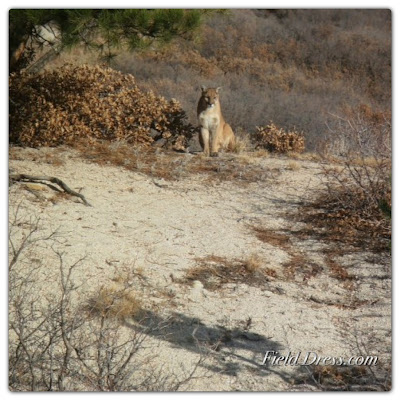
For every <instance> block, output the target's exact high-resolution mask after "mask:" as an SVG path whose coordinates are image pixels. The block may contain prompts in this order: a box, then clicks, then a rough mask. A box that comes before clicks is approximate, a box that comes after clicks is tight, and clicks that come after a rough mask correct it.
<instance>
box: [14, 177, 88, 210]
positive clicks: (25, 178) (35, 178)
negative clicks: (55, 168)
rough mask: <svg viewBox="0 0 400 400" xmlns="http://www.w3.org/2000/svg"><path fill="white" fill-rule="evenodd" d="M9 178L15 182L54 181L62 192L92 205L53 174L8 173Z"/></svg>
mask: <svg viewBox="0 0 400 400" xmlns="http://www.w3.org/2000/svg"><path fill="white" fill-rule="evenodd" d="M10 179H11V180H12V181H17V182H21V181H22V182H36V183H40V181H48V182H51V183H55V184H57V185H58V186H60V187H61V188H62V189H63V190H64V192H66V193H68V194H70V195H72V196H76V197H79V198H80V199H81V200H82V201H83V203H84V204H85V205H86V206H90V207H92V205H91V204H90V203H89V202H88V201H87V200H86V199H85V196H84V195H83V194H81V193H78V192H75V191H74V190H72V189H70V188H69V187H68V186H67V185H66V183H65V182H63V181H62V180H61V179H59V178H56V177H54V176H34V175H26V174H12V175H10Z"/></svg>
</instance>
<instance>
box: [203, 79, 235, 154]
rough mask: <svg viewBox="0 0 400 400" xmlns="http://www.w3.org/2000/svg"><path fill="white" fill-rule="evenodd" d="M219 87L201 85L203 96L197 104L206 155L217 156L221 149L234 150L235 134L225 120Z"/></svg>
mask: <svg viewBox="0 0 400 400" xmlns="http://www.w3.org/2000/svg"><path fill="white" fill-rule="evenodd" d="M220 90H221V88H220V87H218V88H209V89H207V88H206V87H204V86H202V87H201V97H200V100H199V103H198V105H197V118H198V121H199V125H200V144H201V147H202V148H203V151H204V154H205V155H206V156H209V155H210V149H211V156H213V157H215V156H217V155H218V151H219V150H220V149H230V150H232V149H233V147H234V146H235V135H234V133H233V131H232V128H231V127H230V125H229V124H228V123H226V122H225V119H224V117H223V116H222V112H221V105H220V102H219V91H220Z"/></svg>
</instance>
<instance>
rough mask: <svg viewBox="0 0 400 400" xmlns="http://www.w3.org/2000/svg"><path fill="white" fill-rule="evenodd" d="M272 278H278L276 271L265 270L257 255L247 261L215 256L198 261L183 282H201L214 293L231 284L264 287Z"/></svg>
mask: <svg viewBox="0 0 400 400" xmlns="http://www.w3.org/2000/svg"><path fill="white" fill-rule="evenodd" d="M271 277H274V278H275V277H276V271H275V270H273V269H271V268H264V267H263V263H262V261H261V259H260V258H259V257H258V256H256V255H251V256H250V257H249V258H247V259H245V260H240V259H227V258H225V257H219V256H214V255H213V256H209V257H205V258H201V259H197V264H196V266H194V267H193V268H191V269H189V270H188V271H187V272H186V274H185V276H184V278H183V279H182V282H183V283H186V284H191V283H192V282H193V281H200V282H201V283H202V284H203V286H204V287H205V288H206V289H207V290H211V291H214V290H219V289H221V288H222V287H223V286H224V285H226V284H229V283H236V284H239V283H244V284H247V285H249V286H254V287H262V286H264V285H265V284H266V283H268V282H269V280H270V278H271Z"/></svg>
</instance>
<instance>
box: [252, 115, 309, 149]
mask: <svg viewBox="0 0 400 400" xmlns="http://www.w3.org/2000/svg"><path fill="white" fill-rule="evenodd" d="M253 141H254V143H255V147H256V149H257V148H260V147H261V148H264V149H266V150H268V151H271V152H276V153H289V152H293V153H301V152H302V151H304V149H305V141H304V134H303V133H299V132H297V131H296V130H294V131H292V132H286V131H285V130H284V129H282V128H278V127H277V126H276V125H275V124H274V123H273V122H271V123H270V124H269V125H267V126H257V127H256V133H255V134H254V135H253Z"/></svg>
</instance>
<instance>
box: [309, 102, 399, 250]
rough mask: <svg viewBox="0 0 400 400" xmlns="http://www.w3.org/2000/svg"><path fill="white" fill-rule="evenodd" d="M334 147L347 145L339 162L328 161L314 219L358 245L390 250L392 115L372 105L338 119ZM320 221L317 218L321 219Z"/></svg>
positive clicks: (341, 238)
mask: <svg viewBox="0 0 400 400" xmlns="http://www.w3.org/2000/svg"><path fill="white" fill-rule="evenodd" d="M332 133H333V135H334V136H333V137H332V140H331V142H330V144H331V145H332V147H331V148H333V149H334V148H337V147H335V145H337V144H338V143H340V144H342V146H341V147H340V148H341V152H340V153H339V154H338V153H336V154H335V155H336V156H338V155H339V156H340V160H339V164H338V165H336V166H332V165H328V166H326V165H325V166H324V173H325V177H326V189H327V190H326V193H325V194H324V195H322V196H321V197H320V198H319V199H317V201H316V202H315V203H314V207H316V208H318V209H319V210H320V212H318V213H317V215H314V216H313V220H314V221H315V223H316V224H317V226H320V225H321V223H322V224H325V225H326V226H329V227H330V228H329V231H330V232H331V234H333V233H335V234H336V235H338V236H339V239H340V240H343V237H346V238H347V239H348V242H349V243H352V244H354V245H356V246H358V247H363V246H365V244H368V247H369V248H373V249H374V250H375V251H384V250H388V245H390V238H391V165H392V161H391V122H390V116H388V115H384V114H381V113H373V112H372V111H371V110H370V109H369V108H364V109H362V110H359V109H358V110H356V111H355V112H354V113H353V114H352V115H348V116H345V117H340V118H338V121H337V125H336V126H335V127H334V129H332ZM317 220H318V221H317Z"/></svg>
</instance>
